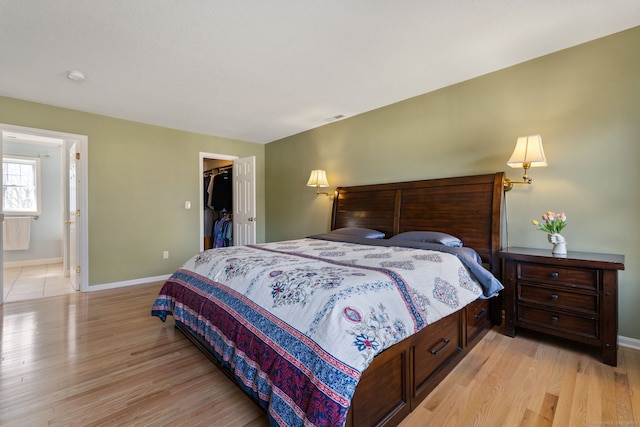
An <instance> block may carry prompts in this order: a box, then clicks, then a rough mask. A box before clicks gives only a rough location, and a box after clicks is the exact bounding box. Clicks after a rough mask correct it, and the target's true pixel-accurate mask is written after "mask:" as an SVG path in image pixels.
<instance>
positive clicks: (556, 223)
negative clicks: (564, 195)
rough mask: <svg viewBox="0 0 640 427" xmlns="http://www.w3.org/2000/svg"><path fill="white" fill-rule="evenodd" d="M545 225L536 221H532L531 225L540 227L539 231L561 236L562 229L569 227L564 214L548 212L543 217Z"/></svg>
mask: <svg viewBox="0 0 640 427" xmlns="http://www.w3.org/2000/svg"><path fill="white" fill-rule="evenodd" d="M542 220H543V221H544V222H543V223H539V222H538V221H536V220H535V219H534V220H533V221H531V224H533V225H535V226H539V227H538V230H542V231H546V232H547V233H550V234H560V232H561V231H562V229H563V228H564V227H565V226H566V225H567V216H566V215H565V214H564V212H560V213H554V212H551V211H547V213H546V214H544V215H542Z"/></svg>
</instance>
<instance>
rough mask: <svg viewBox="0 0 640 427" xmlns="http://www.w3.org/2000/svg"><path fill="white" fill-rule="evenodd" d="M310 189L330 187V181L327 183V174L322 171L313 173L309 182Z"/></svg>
mask: <svg viewBox="0 0 640 427" xmlns="http://www.w3.org/2000/svg"><path fill="white" fill-rule="evenodd" d="M307 186H309V187H328V186H329V181H327V173H326V172H325V171H323V170H321V169H315V170H312V171H311V175H310V176H309V181H308V182H307Z"/></svg>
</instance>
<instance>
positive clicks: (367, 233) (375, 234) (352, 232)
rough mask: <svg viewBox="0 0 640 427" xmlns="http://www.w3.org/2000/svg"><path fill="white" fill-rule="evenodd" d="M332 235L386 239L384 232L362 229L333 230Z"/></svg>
mask: <svg viewBox="0 0 640 427" xmlns="http://www.w3.org/2000/svg"><path fill="white" fill-rule="evenodd" d="M331 233H334V234H341V235H344V236H355V237H362V238H365V239H384V233H383V232H382V231H378V230H373V229H371V228H360V227H345V228H336V229H335V230H331Z"/></svg>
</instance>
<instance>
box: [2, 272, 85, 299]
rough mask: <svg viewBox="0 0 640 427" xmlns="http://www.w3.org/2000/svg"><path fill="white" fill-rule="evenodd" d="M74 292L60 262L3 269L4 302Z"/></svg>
mask: <svg viewBox="0 0 640 427" xmlns="http://www.w3.org/2000/svg"><path fill="white" fill-rule="evenodd" d="M73 292H75V289H73V288H72V287H71V282H70V281H69V277H65V276H64V272H63V270H62V263H60V264H46V265H36V266H30V267H12V268H5V269H4V302H5V303H8V302H15V301H23V300H28V299H36V298H43V297H52V296H55V295H63V294H70V293H73Z"/></svg>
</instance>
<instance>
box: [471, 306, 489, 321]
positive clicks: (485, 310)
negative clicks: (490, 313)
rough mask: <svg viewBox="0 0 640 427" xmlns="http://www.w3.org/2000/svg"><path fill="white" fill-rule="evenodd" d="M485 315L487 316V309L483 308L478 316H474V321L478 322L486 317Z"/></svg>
mask: <svg viewBox="0 0 640 427" xmlns="http://www.w3.org/2000/svg"><path fill="white" fill-rule="evenodd" d="M485 314H487V308H486V307H485V308H483V309H482V310H480V313H478V314H476V315H475V316H473V318H474V319H476V320H478V319H479V318H481V317H484V316H485Z"/></svg>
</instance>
